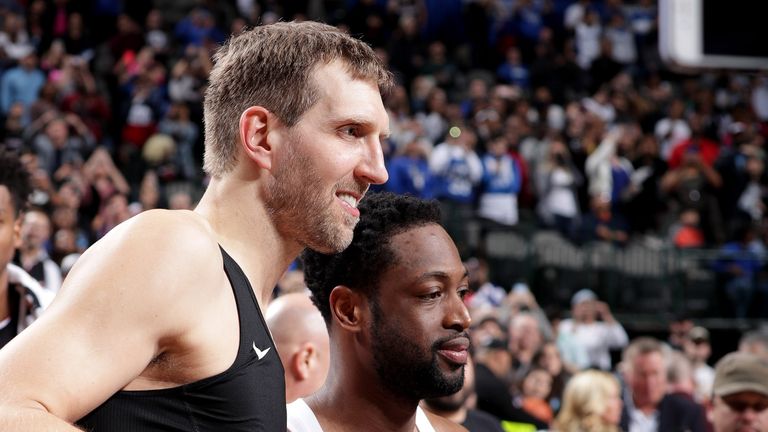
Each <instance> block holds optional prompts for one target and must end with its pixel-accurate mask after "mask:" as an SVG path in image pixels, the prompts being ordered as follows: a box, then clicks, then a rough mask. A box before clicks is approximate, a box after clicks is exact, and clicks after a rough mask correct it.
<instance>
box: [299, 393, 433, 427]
mask: <svg viewBox="0 0 768 432" xmlns="http://www.w3.org/2000/svg"><path fill="white" fill-rule="evenodd" d="M287 411H288V432H323V428H322V427H320V423H319V422H318V421H317V417H315V413H314V412H312V408H310V407H309V405H307V403H306V402H304V399H296V401H294V402H291V403H289V404H288V406H287ZM416 429H417V430H418V431H419V432H435V428H434V427H432V424H431V423H430V422H429V418H427V414H425V413H424V410H422V409H421V407H416Z"/></svg>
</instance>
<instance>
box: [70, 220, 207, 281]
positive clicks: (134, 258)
mask: <svg viewBox="0 0 768 432" xmlns="http://www.w3.org/2000/svg"><path fill="white" fill-rule="evenodd" d="M211 260H213V261H217V262H221V257H220V255H219V251H218V246H217V243H216V239H215V236H214V235H213V233H212V232H211V231H210V229H209V228H208V227H207V225H206V224H205V221H204V220H203V219H202V218H201V217H200V216H197V215H196V214H194V213H193V212H178V211H168V210H152V211H147V212H144V213H141V214H138V215H136V216H134V217H133V218H131V219H129V220H127V221H126V222H124V223H122V224H120V225H118V226H117V227H115V228H114V229H113V230H112V231H110V232H109V233H108V234H107V235H106V236H105V237H104V238H102V239H101V240H99V241H97V242H96V243H95V244H93V245H92V246H91V247H90V248H89V249H88V250H87V251H86V252H85V253H84V254H83V256H82V257H81V258H80V259H78V261H77V263H76V265H75V266H74V268H73V269H72V272H71V273H70V274H71V275H72V277H73V278H74V279H77V278H79V277H80V276H82V273H83V272H86V273H87V274H88V275H89V276H90V275H93V274H94V272H96V273H101V272H107V273H110V274H111V275H112V276H114V277H117V278H120V277H126V278H128V277H129V278H136V277H148V278H162V277H164V275H167V274H168V273H170V272H173V271H175V270H183V269H187V270H193V269H196V270H198V271H200V270H204V266H203V267H201V266H200V265H201V264H203V263H205V262H210V261H211ZM131 270H142V271H141V272H140V273H138V274H137V273H130V271H131ZM184 276H185V274H183V273H181V274H174V275H173V277H174V278H176V280H178V278H179V277H184ZM197 276H198V277H199V276H200V275H199V274H197ZM70 285H71V284H70Z"/></svg>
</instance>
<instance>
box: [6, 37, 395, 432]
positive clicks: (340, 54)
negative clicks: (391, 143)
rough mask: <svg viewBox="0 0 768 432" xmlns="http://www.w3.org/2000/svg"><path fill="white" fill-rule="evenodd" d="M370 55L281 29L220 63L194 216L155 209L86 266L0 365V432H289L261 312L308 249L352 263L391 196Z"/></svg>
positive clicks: (94, 250) (235, 41)
mask: <svg viewBox="0 0 768 432" xmlns="http://www.w3.org/2000/svg"><path fill="white" fill-rule="evenodd" d="M390 86H391V74H390V73H389V72H387V71H386V70H385V68H384V66H383V65H382V63H381V60H380V59H379V58H378V57H377V56H376V55H375V53H374V52H373V50H372V49H371V48H370V47H368V46H367V45H365V44H364V43H362V42H360V41H358V40H356V39H354V38H351V37H349V36H348V35H346V34H345V33H343V32H341V31H339V30H337V29H335V28H333V27H330V26H326V25H322V24H318V23H277V24H273V25H269V26H262V27H257V28H255V29H253V30H250V31H246V32H244V33H242V34H240V35H239V36H237V37H234V38H232V39H231V40H230V41H228V42H227V43H226V44H225V45H224V46H223V47H222V48H220V49H219V50H218V52H217V53H216V55H215V66H214V67H213V70H212V71H211V76H210V83H209V86H208V89H207V91H206V95H205V103H204V114H205V166H204V168H205V170H206V172H207V173H208V174H209V175H210V177H211V181H210V184H209V186H208V189H207V190H206V192H205V194H204V195H203V197H202V199H201V200H200V204H199V205H198V206H197V207H196V208H195V209H194V211H185V210H179V211H167V210H152V211H147V212H144V213H142V214H140V215H138V216H136V217H134V218H132V219H130V220H128V221H127V222H125V223H123V224H121V225H120V226H118V227H117V228H115V229H113V230H112V231H110V232H109V234H108V235H107V236H106V237H104V238H103V239H102V240H100V241H99V242H97V243H96V244H95V245H93V246H92V247H91V248H90V249H89V250H88V251H86V252H85V253H84V254H83V256H82V257H81V258H80V259H79V260H78V262H77V264H75V266H74V268H73V269H72V270H71V272H70V273H69V275H68V277H67V279H66V280H65V282H64V284H63V287H62V289H61V291H60V292H59V296H58V298H57V300H55V301H54V302H53V304H52V305H51V307H50V308H49V310H48V311H47V312H46V314H45V315H44V316H43V318H41V319H40V320H38V321H37V322H36V323H35V324H34V325H32V326H31V327H30V328H29V329H27V330H26V331H25V332H24V333H23V334H22V335H21V336H20V337H18V338H16V339H14V340H13V341H12V342H11V343H10V344H9V345H7V346H6V347H5V348H4V349H3V350H1V351H0V375H2V376H0V430H3V431H6V430H7V431H11V430H12V431H42V430H45V431H66V430H75V426H73V424H77V425H79V426H81V427H84V428H86V429H88V430H96V431H101V430H104V431H113V432H114V431H118V432H119V431H129V430H130V431H139V430H140V431H160V430H162V431H185V432H186V431H192V430H194V431H225V430H226V431H248V432H256V431H279V430H285V425H286V423H285V422H286V420H285V394H284V378H283V369H282V366H281V365H280V359H279V358H278V355H277V352H276V350H275V348H274V345H273V343H272V340H271V338H270V336H269V332H268V331H267V329H266V325H265V324H264V319H263V317H262V313H261V312H262V310H263V309H264V308H265V307H266V304H267V301H268V300H269V298H270V297H271V295H272V289H273V287H274V286H275V284H276V282H277V280H278V278H279V277H280V275H281V274H282V273H283V272H284V270H285V269H286V268H287V267H288V265H289V264H290V262H291V261H293V260H294V258H295V257H296V256H297V255H298V254H299V252H300V251H301V250H302V249H304V248H306V247H310V248H313V249H316V250H320V251H324V252H337V251H341V250H343V249H344V248H346V247H347V245H348V244H349V243H350V241H351V238H352V231H353V229H354V227H355V224H356V223H357V220H358V216H359V211H358V210H357V202H358V201H359V200H360V199H361V198H362V196H363V194H365V192H366V190H367V189H368V186H369V185H370V184H379V183H383V182H385V181H386V179H387V173H386V170H385V168H384V162H383V155H382V150H381V140H382V139H383V137H384V136H386V135H387V134H388V117H387V113H386V110H385V109H384V105H383V103H382V99H381V92H382V91H385V90H387V89H388V88H389V87H390Z"/></svg>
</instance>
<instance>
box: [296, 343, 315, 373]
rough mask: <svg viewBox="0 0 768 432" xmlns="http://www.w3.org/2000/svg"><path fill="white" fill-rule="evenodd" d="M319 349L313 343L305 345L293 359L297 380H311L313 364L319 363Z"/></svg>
mask: <svg viewBox="0 0 768 432" xmlns="http://www.w3.org/2000/svg"><path fill="white" fill-rule="evenodd" d="M315 357H317V349H316V348H315V345H314V344H312V343H311V342H306V343H304V344H303V345H302V346H301V347H300V348H299V350H298V351H297V352H296V354H294V356H293V357H292V359H291V360H292V363H293V364H292V366H293V368H294V372H295V375H296V377H297V378H299V379H300V380H302V381H303V380H306V379H309V376H310V374H311V369H312V367H313V363H314V362H316V361H317V359H316V358H315Z"/></svg>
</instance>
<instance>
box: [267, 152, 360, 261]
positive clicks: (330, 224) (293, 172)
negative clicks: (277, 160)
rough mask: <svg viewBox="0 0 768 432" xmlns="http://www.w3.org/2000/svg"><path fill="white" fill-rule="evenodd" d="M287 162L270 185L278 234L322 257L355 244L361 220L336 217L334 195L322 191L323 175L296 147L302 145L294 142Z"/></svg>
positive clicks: (270, 210)
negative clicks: (353, 237)
mask: <svg viewBox="0 0 768 432" xmlns="http://www.w3.org/2000/svg"><path fill="white" fill-rule="evenodd" d="M290 145H292V146H294V147H293V148H290V149H288V151H287V153H288V154H287V155H286V157H285V159H284V160H283V161H282V163H281V164H280V165H278V167H277V168H276V170H275V171H274V172H273V176H272V177H270V179H269V181H268V183H267V197H266V200H265V201H266V207H267V211H268V214H269V217H270V218H271V219H272V223H273V224H274V225H275V227H276V229H277V231H278V232H279V233H281V234H282V235H284V236H286V237H289V238H291V239H293V240H295V241H297V242H298V243H299V244H301V245H302V246H304V247H308V248H310V249H313V250H315V251H318V252H321V253H338V252H341V251H343V250H344V249H346V248H347V246H349V244H350V243H351V242H352V230H353V229H354V227H355V225H356V224H357V220H358V218H355V217H353V216H352V215H349V214H346V213H345V214H343V215H342V216H341V217H340V216H339V215H337V214H335V213H337V212H338V210H336V207H337V204H336V202H335V199H336V198H335V195H334V193H333V191H335V190H336V187H334V189H333V190H319V191H318V188H322V187H323V182H322V180H321V178H320V175H319V174H318V173H317V169H316V167H315V164H314V163H313V161H312V160H310V158H309V157H308V156H307V155H305V154H301V153H300V151H298V150H297V149H296V148H295V147H301V146H303V143H301V142H299V141H297V140H293V142H291V143H290Z"/></svg>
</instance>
